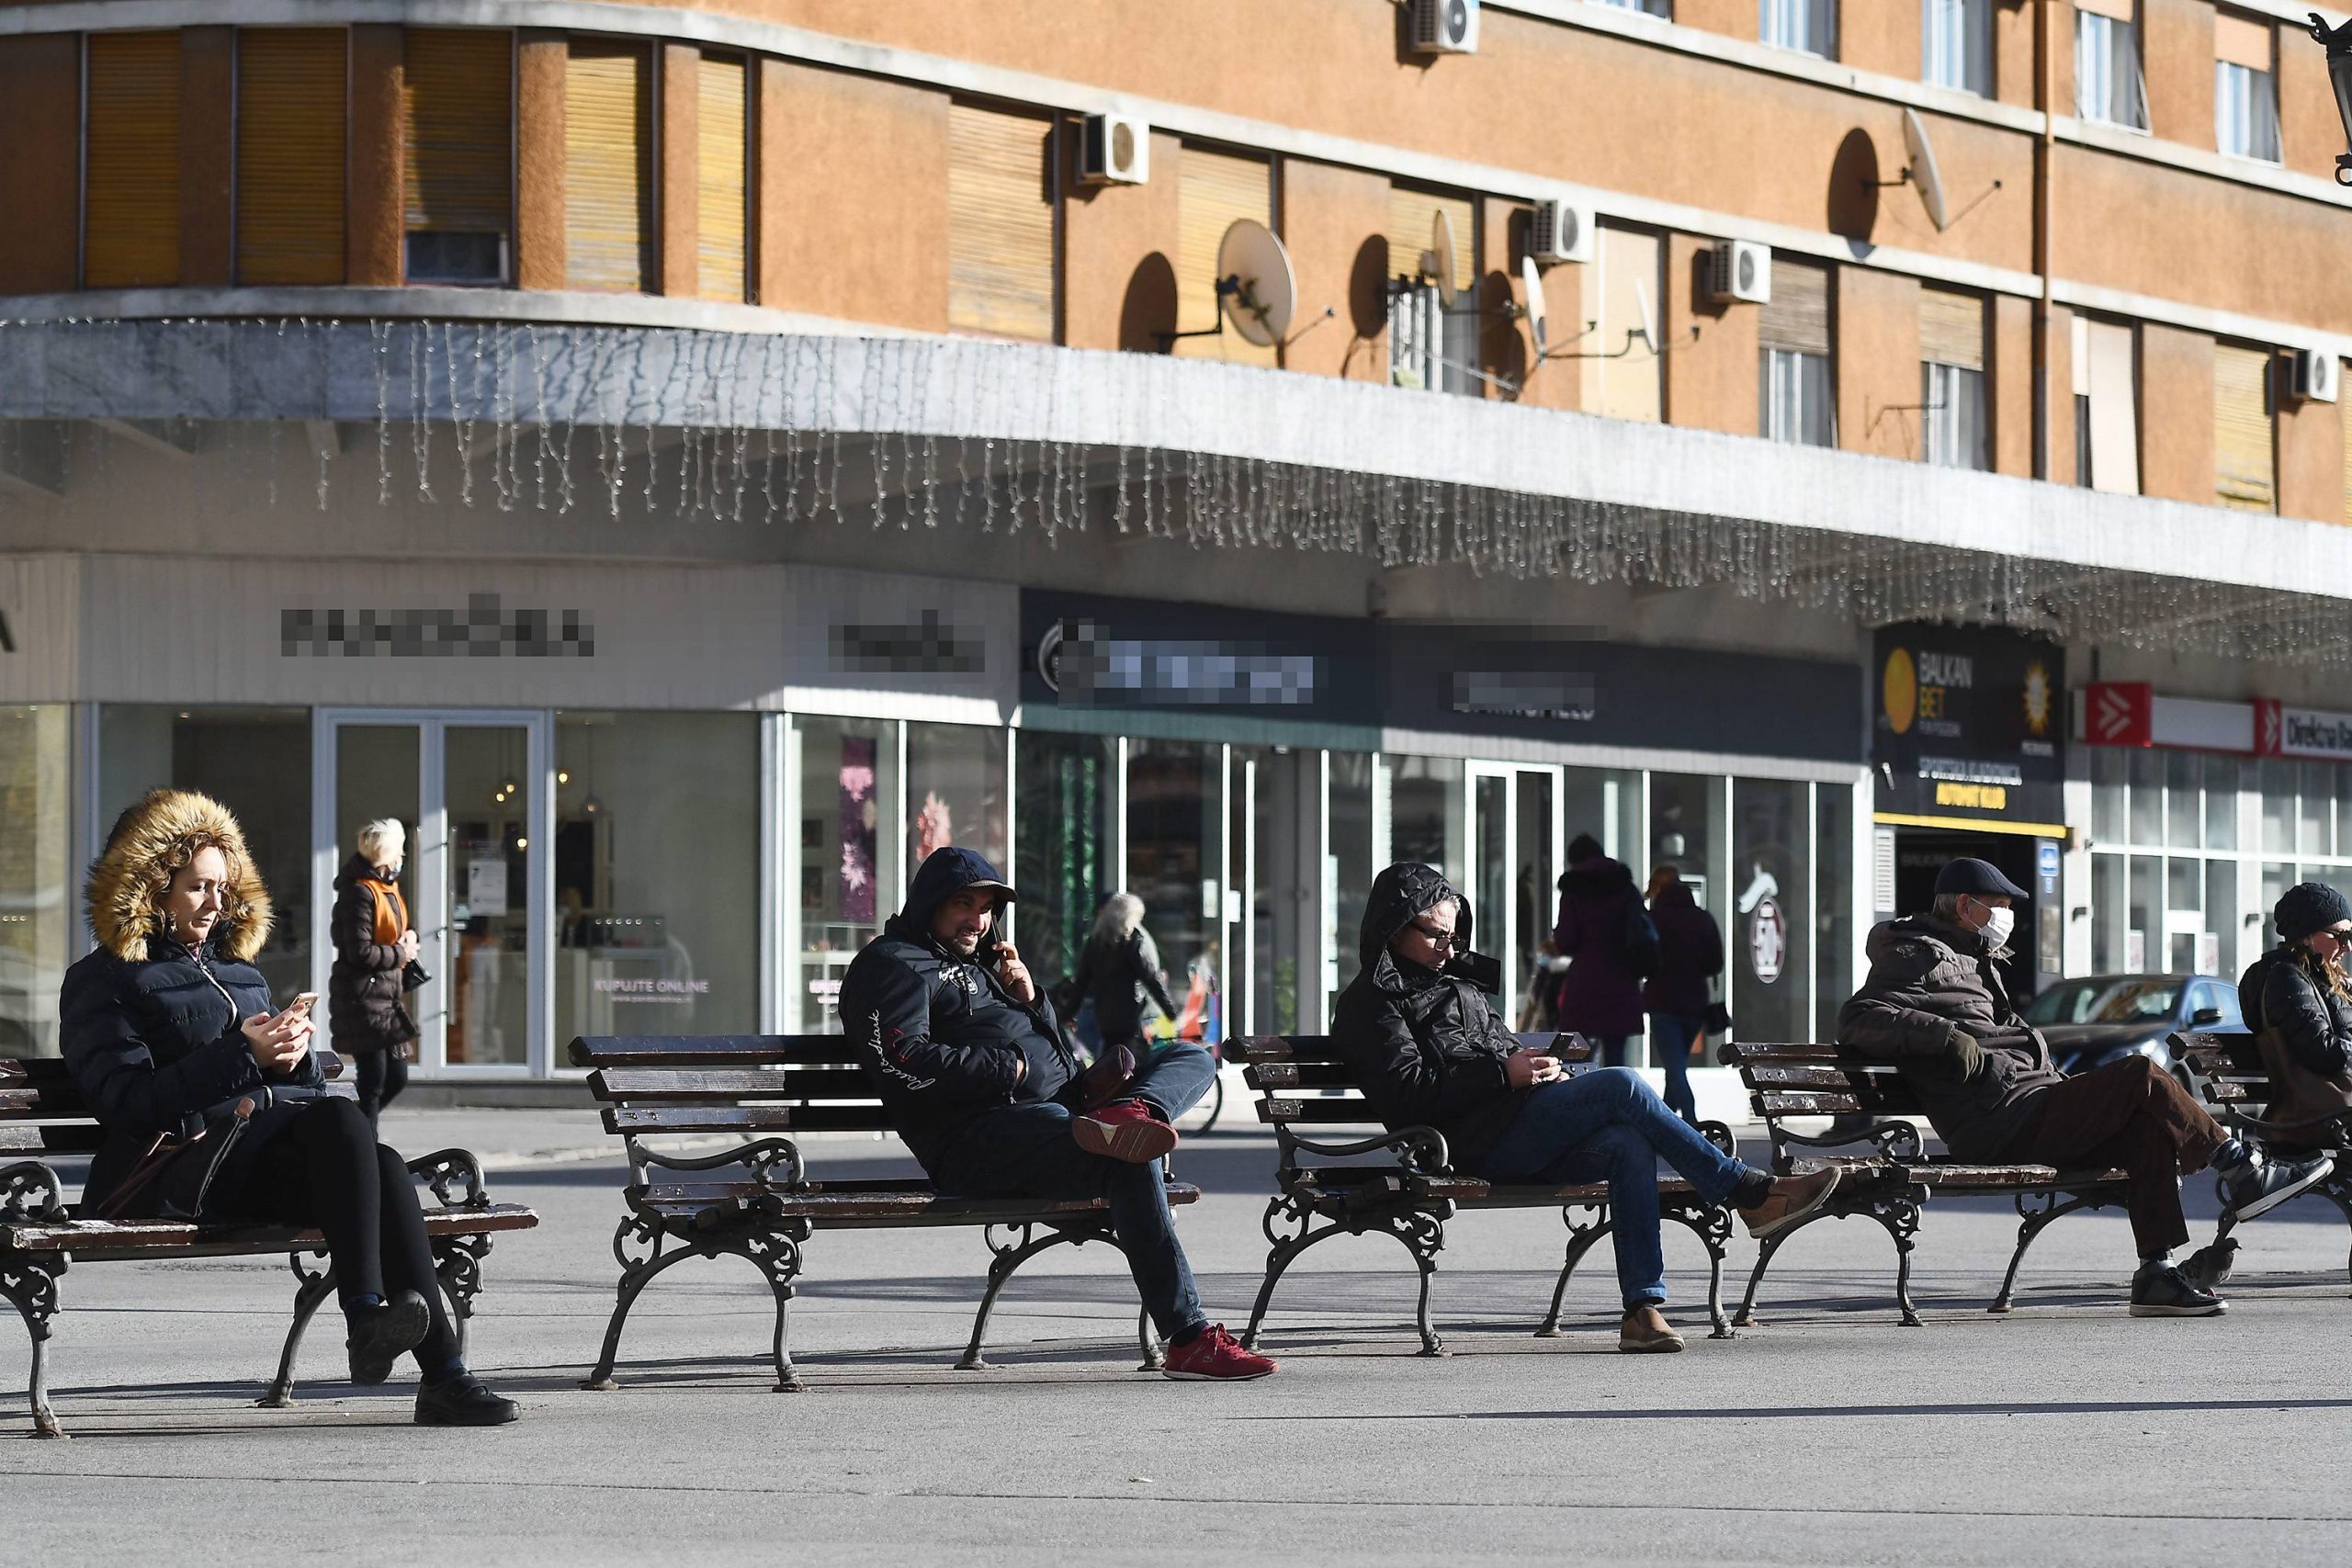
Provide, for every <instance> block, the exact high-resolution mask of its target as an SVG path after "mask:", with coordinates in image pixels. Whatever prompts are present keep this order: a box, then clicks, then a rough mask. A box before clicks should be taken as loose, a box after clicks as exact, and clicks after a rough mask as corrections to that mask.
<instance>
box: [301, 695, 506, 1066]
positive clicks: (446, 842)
mask: <svg viewBox="0 0 2352 1568" xmlns="http://www.w3.org/2000/svg"><path fill="white" fill-rule="evenodd" d="M313 723H314V725H315V727H316V728H315V729H314V731H313V749H312V755H313V756H314V757H316V758H317V759H318V765H317V767H316V769H315V771H314V772H313V773H312V775H311V778H312V792H313V793H312V796H311V825H312V840H311V843H312V853H311V953H312V955H313V956H312V961H311V969H312V975H313V979H312V984H313V986H314V987H315V988H316V989H317V990H318V991H319V992H321V993H322V995H323V994H324V993H325V992H326V990H327V980H328V976H329V974H330V972H331V971H332V969H333V965H334V942H333V940H332V938H331V936H330V934H329V925H330V920H331V918H332V915H333V912H334V897H335V895H334V879H335V877H336V875H337V874H339V873H340V872H341V870H342V869H343V866H344V863H345V862H346V861H348V860H349V859H350V858H351V855H352V852H353V849H354V846H355V844H356V840H357V838H358V833H359V829H360V828H361V827H362V826H363V825H364V824H366V823H368V822H370V821H374V820H376V819H378V818H397V819H398V820H399V821H400V822H401V825H402V826H403V827H405V828H406V829H408V858H407V861H406V863H405V865H404V867H403V870H402V873H401V894H402V896H403V897H405V898H406V900H407V902H408V907H409V918H410V923H411V924H412V925H413V927H414V928H415V930H416V932H417V935H418V937H419V938H420V939H421V940H422V942H423V952H422V953H421V954H420V962H421V963H422V964H424V969H425V972H426V974H427V975H428V976H430V978H429V979H428V980H427V981H426V982H425V984H424V986H423V987H420V988H418V989H416V990H413V991H412V992H410V993H409V1008H410V1010H411V1012H412V1013H413V1015H414V1017H415V1019H416V1022H417V1027H418V1029H419V1031H420V1032H421V1036H420V1038H419V1040H418V1042H417V1045H416V1051H417V1063H418V1066H419V1067H420V1069H422V1070H423V1071H425V1072H440V1071H443V1070H445V1069H446V1070H447V1071H450V1072H472V1071H492V1072H500V1073H505V1074H516V1075H519V1074H524V1073H529V1074H532V1075H537V1076H543V1075H545V1074H546V1073H547V1072H548V1068H549V1067H550V1066H551V1065H552V1063H551V1061H550V1059H549V1035H548V1029H549V1024H550V1021H551V1017H552V1009H551V1005H550V1004H551V1002H552V999H553V998H552V995H551V988H550V986H549V978H550V975H551V971H550V969H549V967H548V963H547V954H548V931H547V929H546V927H547V922H548V911H549V908H550V907H551V905H552V902H553V898H552V893H551V890H550V889H549V887H548V886H546V884H547V880H548V879H547V875H546V873H547V870H548V866H549V865H550V864H551V862H550V861H549V858H548V852H549V844H548V832H549V829H550V825H551V824H550V817H551V804H552V803H551V802H550V801H549V800H548V789H547V787H546V786H547V783H548V716H547V715H545V714H543V713H492V712H463V713H437V712H399V711H386V710H380V709H364V708H361V709H333V708H322V709H319V710H318V711H317V713H316V716H315V717H314V719H313Z"/></svg>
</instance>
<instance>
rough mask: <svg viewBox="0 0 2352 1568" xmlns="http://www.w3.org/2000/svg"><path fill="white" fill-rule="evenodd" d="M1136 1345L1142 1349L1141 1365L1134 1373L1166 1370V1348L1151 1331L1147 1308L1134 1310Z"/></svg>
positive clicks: (1149, 1312)
mask: <svg viewBox="0 0 2352 1568" xmlns="http://www.w3.org/2000/svg"><path fill="white" fill-rule="evenodd" d="M1136 1344H1138V1345H1140V1346H1142V1347H1143V1365H1141V1366H1139V1367H1137V1368H1136V1371H1139V1372H1157V1371H1165V1370H1166V1369H1167V1366H1168V1347H1166V1346H1165V1345H1162V1344H1161V1343H1160V1342H1159V1335H1158V1334H1157V1333H1155V1332H1154V1331H1153V1329H1152V1326H1151V1309H1150V1308H1149V1307H1137V1308H1136Z"/></svg>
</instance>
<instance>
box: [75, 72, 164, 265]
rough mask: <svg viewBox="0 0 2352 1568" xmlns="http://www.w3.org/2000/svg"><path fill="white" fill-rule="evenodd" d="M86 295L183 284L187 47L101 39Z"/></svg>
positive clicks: (91, 141)
mask: <svg viewBox="0 0 2352 1568" xmlns="http://www.w3.org/2000/svg"><path fill="white" fill-rule="evenodd" d="M88 70H89V99H88V102H87V103H86V104H85V106H84V115H85V120H86V123H87V125H88V131H87V135H88V141H87V142H86V143H85V153H84V155H85V158H86V160H87V167H86V172H85V186H84V190H83V208H84V225H85V227H84V230H83V265H82V279H83V284H84V287H85V288H140V287H149V286H155V285H170V284H175V283H177V282H178V281H179V280H180V37H179V34H177V33H175V32H152V33H93V34H92V35H91V36H90V40H89V63H88Z"/></svg>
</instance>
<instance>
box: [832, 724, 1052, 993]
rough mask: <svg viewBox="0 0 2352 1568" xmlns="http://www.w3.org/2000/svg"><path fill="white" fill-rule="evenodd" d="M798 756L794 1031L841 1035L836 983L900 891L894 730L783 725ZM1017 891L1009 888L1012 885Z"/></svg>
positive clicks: (902, 871)
mask: <svg viewBox="0 0 2352 1568" xmlns="http://www.w3.org/2000/svg"><path fill="white" fill-rule="evenodd" d="M793 729H794V735H793V739H794V741H795V743H796V748H797V752H798V756H799V776H800V820H799V822H798V824H797V832H798V835H799V837H798V840H797V842H798V845H799V853H798V864H799V867H800V886H799V888H798V890H797V895H798V897H799V901H800V919H799V931H800V940H799V948H800V951H799V953H797V954H796V955H795V958H794V961H793V975H792V991H793V996H792V1000H793V1003H794V1008H793V1011H797V1015H798V1017H799V1019H800V1027H801V1028H802V1029H803V1030H806V1031H809V1032H816V1033H831V1032H838V1031H839V1030H840V1029H841V1015H840V1013H839V1011H838V1002H839V998H840V995H841V987H842V975H843V974H844V973H846V972H847V971H848V969H849V965H850V961H851V960H852V959H854V958H855V957H856V956H857V953H858V949H860V948H862V947H864V946H865V944H866V943H867V942H872V941H873V940H874V939H875V938H876V936H879V935H880V934H881V931H882V922H883V921H884V920H886V919H889V917H890V915H891V914H892V913H893V912H894V911H895V910H896V909H897V908H898V907H899V902H900V901H901V899H902V897H904V895H905V892H906V886H907V878H908V874H909V868H908V867H907V866H906V865H905V864H904V863H903V862H904V859H905V857H904V855H903V854H902V853H901V852H900V849H899V845H900V840H899V833H898V829H897V826H896V822H897V817H898V813H899V801H900V800H901V798H902V797H903V794H904V792H903V791H902V790H901V788H900V787H899V727H898V725H897V724H895V723H894V722H892V721H890V720H888V719H871V718H820V717H803V718H795V719H794V720H793ZM1019 885H1020V884H1019V883H1018V881H1017V880H1016V882H1015V886H1019Z"/></svg>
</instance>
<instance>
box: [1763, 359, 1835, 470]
mask: <svg viewBox="0 0 2352 1568" xmlns="http://www.w3.org/2000/svg"><path fill="white" fill-rule="evenodd" d="M1807 360H1812V361H1815V362H1817V363H1818V364H1819V366H1820V367H1821V377H1820V382H1821V386H1820V396H1819V398H1818V399H1813V400H1809V399H1807V398H1806V397H1805V393H1804V384H1805V376H1804V370H1805V363H1804V362H1805V361H1807ZM1761 381H1762V387H1761V394H1762V396H1761V402H1762V407H1761V409H1760V410H1759V411H1758V412H1759V414H1760V416H1761V417H1760V420H1759V423H1761V424H1762V426H1763V435H1764V438H1765V439H1766V440H1767V441H1781V442H1786V443H1788V444H1790V445H1792V446H1837V445H1838V390H1837V385H1836V378H1835V377H1834V376H1833V374H1832V367H1831V365H1830V357H1829V355H1826V354H1808V353H1805V352H1804V351H1803V350H1801V349H1794V348H1768V349H1765V350H1764V351H1763V359H1762V374H1761ZM1816 403H1817V405H1818V406H1815V404H1816Z"/></svg>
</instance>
